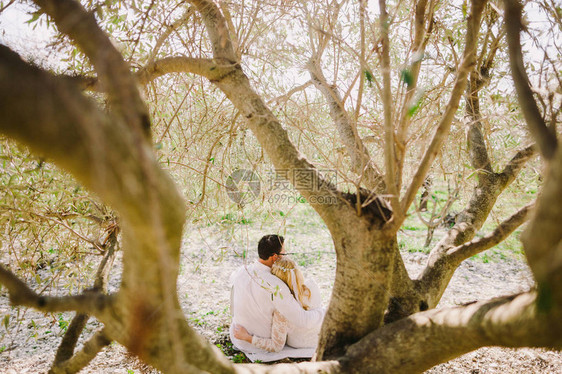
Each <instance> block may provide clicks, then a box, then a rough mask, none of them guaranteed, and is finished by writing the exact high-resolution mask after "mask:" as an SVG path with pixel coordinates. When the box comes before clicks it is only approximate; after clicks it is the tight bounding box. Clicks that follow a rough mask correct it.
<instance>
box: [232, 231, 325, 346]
mask: <svg viewBox="0 0 562 374" xmlns="http://www.w3.org/2000/svg"><path fill="white" fill-rule="evenodd" d="M283 243H284V238H283V237H282V236H280V235H265V236H264V237H263V238H261V239H260V241H259V243H258V255H259V259H258V261H257V262H255V263H253V264H251V265H248V266H243V267H241V268H239V269H237V270H236V271H235V272H234V273H233V274H232V276H231V278H230V280H231V284H232V294H231V305H230V308H231V312H232V323H231V325H230V339H231V341H232V343H233V344H234V345H235V346H236V347H237V348H238V349H240V350H241V351H243V352H249V353H256V352H260V351H261V350H260V349H259V348H257V347H255V346H253V345H252V344H250V343H248V342H246V341H243V340H240V339H236V338H235V337H234V334H233V326H234V325H235V324H236V325H242V326H244V327H245V328H246V329H247V330H248V332H249V333H250V334H252V335H256V336H259V337H262V338H270V337H271V325H272V318H273V311H274V310H277V311H279V313H281V314H282V315H283V316H284V317H285V318H286V319H287V320H288V321H289V322H290V323H292V324H293V325H294V326H295V327H297V328H299V327H302V328H307V327H309V326H312V325H315V324H318V323H321V321H322V318H323V317H324V311H323V310H321V309H314V310H308V311H306V310H304V309H303V308H302V306H301V305H300V304H299V303H298V302H297V301H296V299H295V298H294V297H293V296H292V294H291V291H290V290H289V287H287V285H286V284H285V283H284V282H283V281H282V280H281V279H279V278H277V277H276V276H275V275H273V274H271V266H272V265H273V264H274V263H275V261H277V260H278V259H280V258H281V257H282V256H284V255H286V253H285V247H284V245H283Z"/></svg>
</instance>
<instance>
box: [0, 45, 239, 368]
mask: <svg viewBox="0 0 562 374" xmlns="http://www.w3.org/2000/svg"><path fill="white" fill-rule="evenodd" d="M0 114H1V115H0V131H2V132H3V133H5V134H7V135H9V136H11V137H13V138H15V139H16V140H20V141H22V142H24V143H26V144H27V145H29V146H30V147H31V148H32V149H33V150H34V151H35V152H37V153H41V154H43V155H45V156H47V157H50V158H52V159H54V161H55V162H56V163H57V164H58V165H59V166H61V167H63V168H65V169H66V170H68V171H70V172H71V173H72V174H73V175H74V176H75V177H76V178H77V179H78V180H79V181H80V182H82V184H83V185H84V186H85V187H87V188H90V189H91V190H92V191H94V192H96V193H97V194H98V196H100V198H102V199H104V201H105V202H107V203H108V204H110V205H111V206H112V207H113V208H114V209H116V210H117V211H118V212H119V213H120V218H121V220H122V225H123V228H124V230H123V234H124V246H123V281H122V286H121V289H120V291H119V293H118V294H116V296H115V301H114V302H112V304H111V308H107V309H108V310H106V311H105V313H101V312H99V313H97V314H98V315H97V317H98V319H99V320H100V321H101V322H103V323H104V325H105V326H106V327H107V328H108V330H107V331H108V333H109V332H110V333H111V336H110V338H111V339H112V340H116V341H119V342H120V343H121V344H123V345H125V346H127V347H128V348H129V349H130V350H131V351H133V352H135V353H136V354H138V355H139V356H142V357H143V358H144V359H145V360H146V361H147V362H149V363H151V364H153V365H154V366H156V367H158V368H160V369H161V370H168V369H169V370H171V368H176V369H175V370H177V368H178V367H184V366H185V364H186V363H189V364H192V365H194V366H197V367H200V368H202V369H204V370H207V371H210V372H215V373H223V372H229V371H231V368H230V367H231V364H230V363H229V362H228V360H227V359H226V358H224V357H223V356H221V355H220V354H219V353H217V352H216V351H217V349H216V347H213V346H211V345H209V344H208V342H206V341H204V339H202V338H201V337H199V336H198V335H197V334H196V333H195V332H194V331H193V329H192V328H190V327H189V326H188V324H187V321H186V320H185V318H184V316H183V314H182V313H181V308H180V306H179V302H178V300H177V297H176V296H177V295H176V292H175V291H176V279H177V275H178V273H179V249H180V244H181V232H182V228H183V224H184V215H185V205H184V203H183V200H182V199H181V196H180V195H179V193H178V191H177V189H176V186H175V185H174V183H173V181H172V180H171V178H170V176H169V175H168V174H166V173H165V172H164V171H163V170H162V169H161V168H160V167H159V165H158V162H157V160H155V158H154V155H153V153H152V150H151V147H150V144H149V143H148V142H147V141H146V140H145V139H144V138H143V137H139V136H137V134H136V131H135V130H134V129H132V128H131V127H130V126H129V125H127V124H126V123H124V120H123V119H122V117H121V116H112V114H111V112H110V113H106V112H105V111H103V110H101V109H99V108H98V106H97V104H96V103H95V102H94V101H93V100H91V99H89V98H86V97H85V96H83V95H82V93H81V91H80V90H79V89H78V87H76V86H75V85H73V84H71V83H70V82H68V81H67V80H64V79H61V78H57V77H54V76H53V75H51V74H49V73H47V72H44V71H42V70H40V69H38V68H36V67H32V66H29V65H27V64H26V63H25V62H23V61H22V60H21V59H20V58H19V56H17V55H16V54H14V53H13V52H11V51H10V50H9V49H8V48H6V47H4V46H0ZM147 269H150V271H147ZM103 298H107V296H103ZM49 301H50V300H49ZM71 301H73V302H74V303H79V301H80V299H79V298H74V299H73V300H71ZM82 301H84V302H82V303H80V304H79V305H76V307H75V308H74V309H75V310H78V311H83V312H85V313H87V312H91V310H89V309H91V308H94V307H95V305H92V306H90V308H88V307H87V304H86V303H87V302H91V300H87V298H86V300H82ZM50 309H53V307H51V308H50ZM94 310H95V309H94ZM153 347H158V348H157V349H156V350H157V351H158V352H159V353H158V354H155V353H154V352H155V351H152V350H151V349H152V348H153ZM172 347H173V349H172Z"/></svg>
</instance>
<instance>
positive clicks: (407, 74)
mask: <svg viewBox="0 0 562 374" xmlns="http://www.w3.org/2000/svg"><path fill="white" fill-rule="evenodd" d="M400 79H401V80H402V81H403V82H404V83H406V84H407V85H408V87H410V86H411V85H412V84H413V83H414V76H413V75H412V72H411V71H410V70H408V69H402V71H401V72H400Z"/></svg>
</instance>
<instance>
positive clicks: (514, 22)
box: [504, 0, 558, 160]
mask: <svg viewBox="0 0 562 374" xmlns="http://www.w3.org/2000/svg"><path fill="white" fill-rule="evenodd" d="M504 4H505V20H506V21H505V27H506V28H507V45H508V47H509V63H510V66H511V74H512V76H513V83H514V84H515V90H516V92H517V99H518V101H519V105H520V107H521V112H522V113H523V116H524V117H525V121H526V122H527V125H528V126H529V130H530V131H531V134H533V137H534V138H535V139H536V141H537V146H538V148H539V150H540V152H541V155H542V156H543V157H544V158H546V159H547V160H550V159H551V158H552V157H553V156H554V152H555V151H556V148H557V147H558V140H557V138H556V132H555V131H554V129H553V128H549V127H548V126H547V125H546V123H545V121H544V118H543V117H542V114H541V113H540V111H539V108H538V106H537V103H536V102H535V98H534V96H533V91H532V90H531V87H530V83H529V77H528V76H527V73H526V72H525V64H524V62H523V53H522V50H521V35H520V32H521V30H522V29H523V25H522V24H521V13H522V9H523V6H522V5H521V3H520V2H519V0H504Z"/></svg>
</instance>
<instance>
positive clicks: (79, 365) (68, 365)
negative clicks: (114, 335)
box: [49, 328, 111, 374]
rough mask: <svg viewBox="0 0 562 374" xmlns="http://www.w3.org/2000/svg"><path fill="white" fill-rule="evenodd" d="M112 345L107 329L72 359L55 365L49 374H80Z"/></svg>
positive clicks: (92, 339)
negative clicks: (101, 352) (103, 350)
mask: <svg viewBox="0 0 562 374" xmlns="http://www.w3.org/2000/svg"><path fill="white" fill-rule="evenodd" d="M110 343H111V339H110V338H109V337H108V336H107V334H106V332H105V328H104V329H102V330H101V331H98V332H97V333H95V334H94V335H93V336H92V337H91V338H90V339H89V340H88V341H87V342H86V343H84V347H83V348H82V350H81V351H80V352H78V353H77V354H75V355H74V356H73V357H72V358H70V359H68V360H66V361H64V362H61V363H58V364H55V365H53V367H52V368H51V370H49V374H71V373H78V372H79V371H80V370H82V369H83V368H84V367H86V366H87V365H88V364H89V363H90V361H92V360H93V359H94V358H95V357H96V355H97V354H98V353H99V352H100V351H101V350H102V349H103V348H104V347H107V346H108V345H109V344H110Z"/></svg>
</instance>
